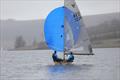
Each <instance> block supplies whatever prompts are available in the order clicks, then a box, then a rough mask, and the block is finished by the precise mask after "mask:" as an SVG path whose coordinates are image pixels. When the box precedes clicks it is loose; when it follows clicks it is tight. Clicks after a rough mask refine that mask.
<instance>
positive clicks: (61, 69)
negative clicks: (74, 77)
mask: <svg viewBox="0 0 120 80" xmlns="http://www.w3.org/2000/svg"><path fill="white" fill-rule="evenodd" d="M92 67H93V65H92V64H82V65H75V64H68V65H49V66H48V71H49V73H51V74H52V73H65V72H67V73H69V72H76V71H78V70H79V71H81V70H89V69H91V68H92Z"/></svg>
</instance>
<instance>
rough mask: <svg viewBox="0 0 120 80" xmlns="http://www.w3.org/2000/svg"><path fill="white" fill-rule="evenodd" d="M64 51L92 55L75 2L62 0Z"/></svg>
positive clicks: (85, 30)
mask: <svg viewBox="0 0 120 80" xmlns="http://www.w3.org/2000/svg"><path fill="white" fill-rule="evenodd" d="M64 1H65V2H64V6H65V9H64V11H65V19H64V26H65V27H64V29H65V50H66V51H68V50H70V51H73V52H76V51H77V52H79V53H92V48H91V42H90V39H89V36H88V33H87V29H86V27H85V25H84V23H83V19H82V17H81V14H80V11H79V8H78V7H77V5H76V2H75V0H64Z"/></svg>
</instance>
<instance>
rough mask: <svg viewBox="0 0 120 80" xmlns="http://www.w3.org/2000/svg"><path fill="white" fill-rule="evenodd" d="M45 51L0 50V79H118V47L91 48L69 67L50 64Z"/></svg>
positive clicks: (119, 57) (48, 56)
mask: <svg viewBox="0 0 120 80" xmlns="http://www.w3.org/2000/svg"><path fill="white" fill-rule="evenodd" d="M51 53H52V52H51V51H49V50H33V51H3V52H2V53H1V57H0V64H1V65H0V66H1V74H0V80H120V76H119V75H120V48H101V49H94V53H95V55H94V56H75V62H74V63H73V64H69V65H54V63H53V62H52V58H51Z"/></svg>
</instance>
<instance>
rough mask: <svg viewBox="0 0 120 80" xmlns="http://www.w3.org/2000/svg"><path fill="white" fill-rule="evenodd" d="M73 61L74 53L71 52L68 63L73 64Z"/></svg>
mask: <svg viewBox="0 0 120 80" xmlns="http://www.w3.org/2000/svg"><path fill="white" fill-rule="evenodd" d="M73 60H74V56H73V53H72V52H70V53H69V54H68V59H67V62H73Z"/></svg>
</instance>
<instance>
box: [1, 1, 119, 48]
mask: <svg viewBox="0 0 120 80" xmlns="http://www.w3.org/2000/svg"><path fill="white" fill-rule="evenodd" d="M76 2H77V5H78V7H79V9H80V12H81V14H82V16H83V19H84V23H85V26H86V27H87V30H88V33H89V36H90V40H91V42H92V46H93V47H120V5H119V0H107V1H104V0H101V1H98V0H91V1H88V0H81V1H78V0H76ZM0 4H1V7H0V33H1V38H0V40H1V43H0V45H1V48H3V49H46V48H47V46H46V44H45V42H44V21H45V18H46V16H47V15H48V13H49V12H50V11H51V10H53V9H54V8H56V7H59V6H63V5H64V2H63V1H61V0H57V1H56V0H46V1H45V0H40V1H38V0H34V1H33V0H24V1H23V0H21V1H17V0H1V3H0ZM19 44H22V45H19Z"/></svg>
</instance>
